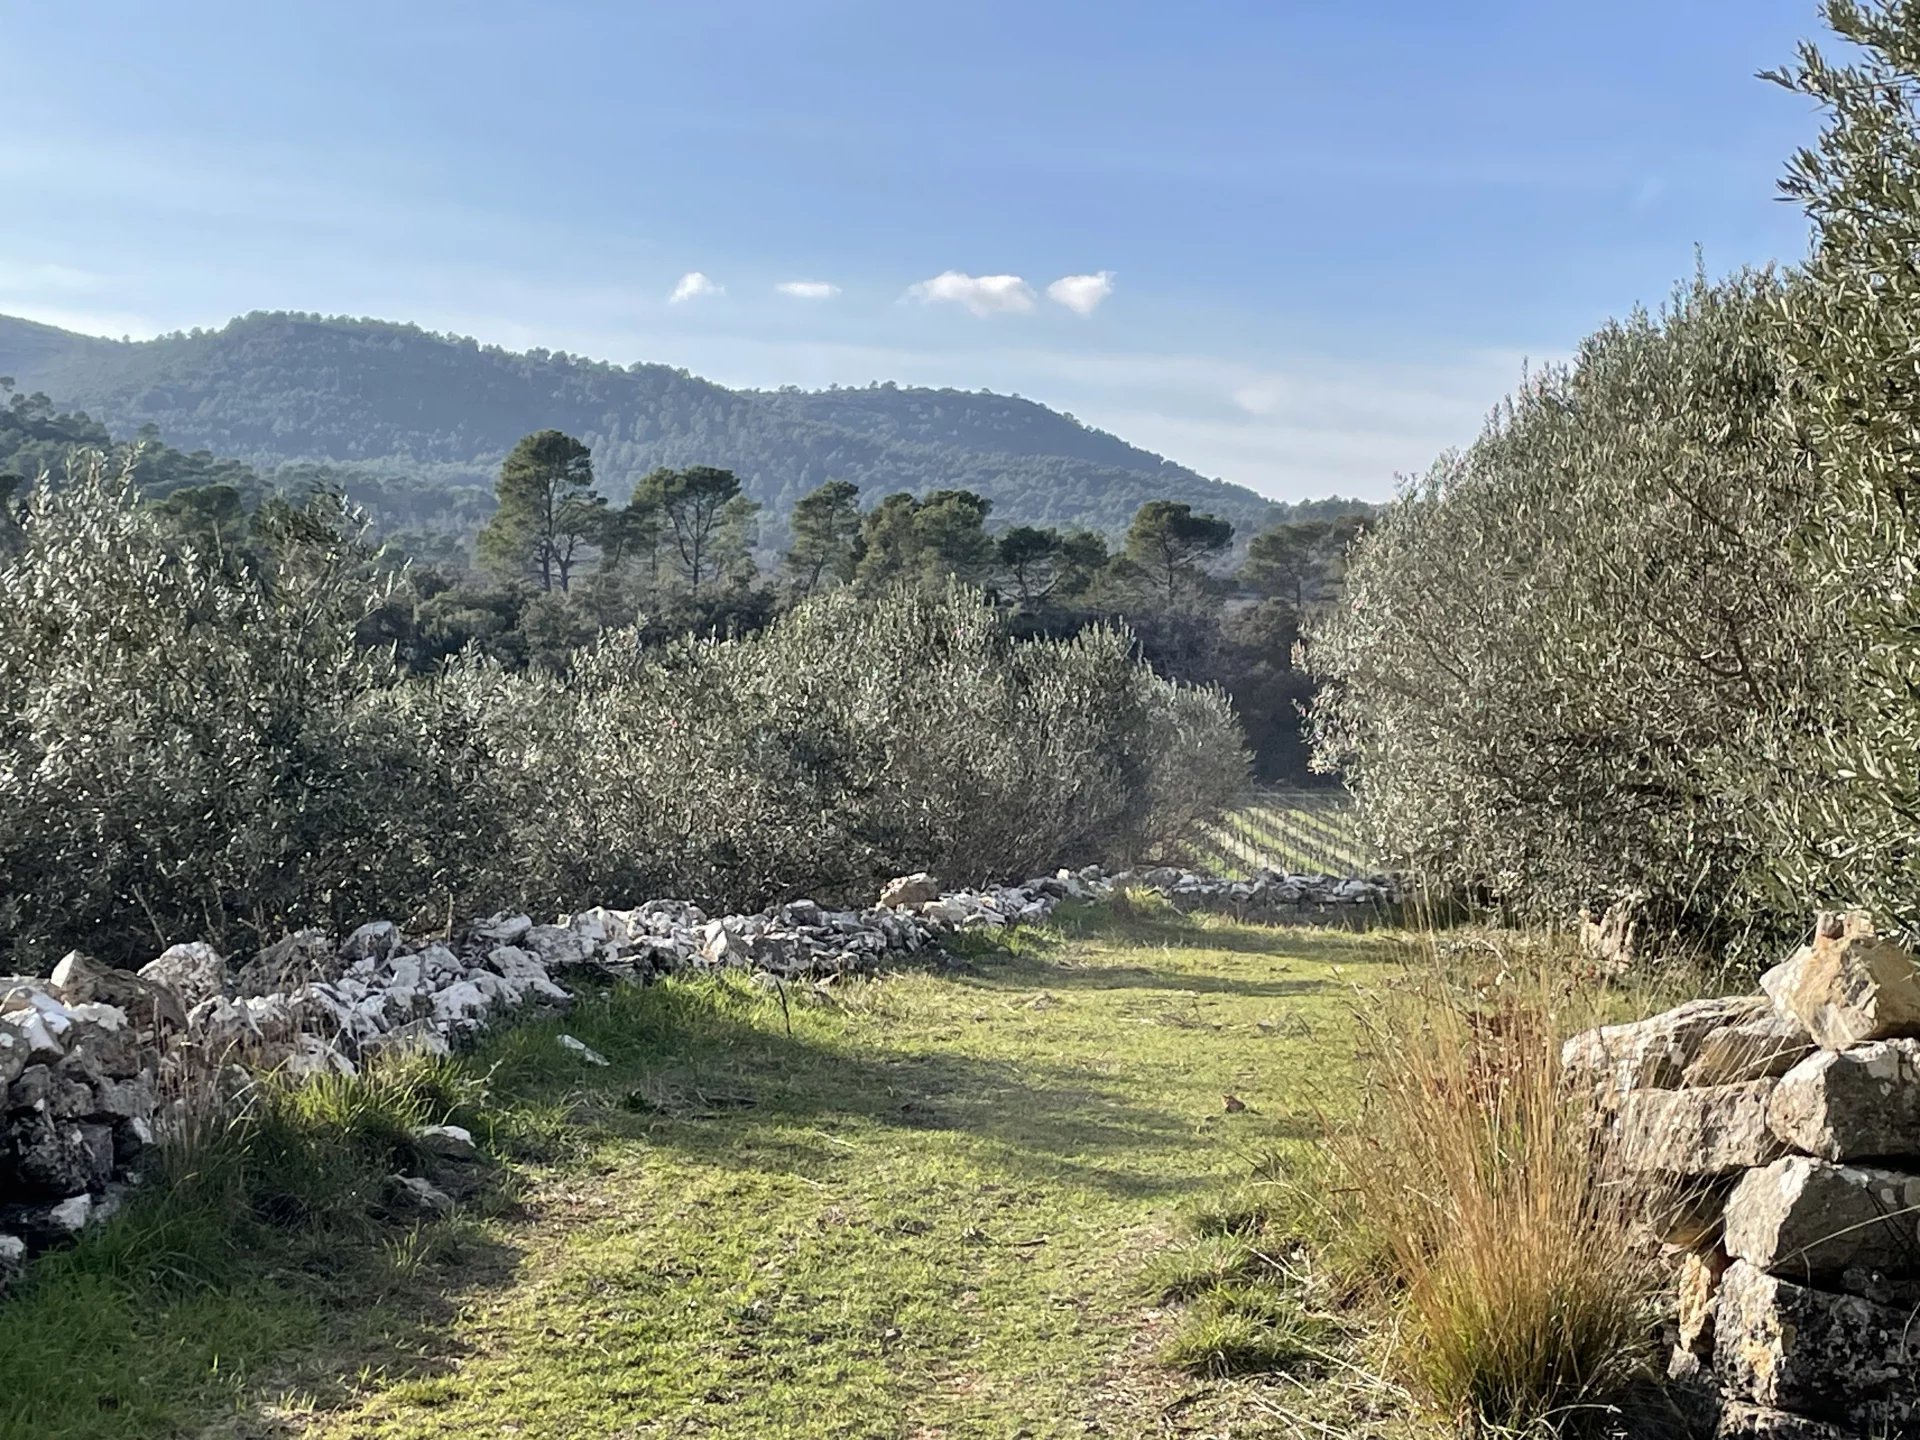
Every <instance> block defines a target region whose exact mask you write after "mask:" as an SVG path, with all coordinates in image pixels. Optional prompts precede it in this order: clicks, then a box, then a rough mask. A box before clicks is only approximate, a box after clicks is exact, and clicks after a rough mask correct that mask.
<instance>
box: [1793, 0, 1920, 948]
mask: <svg viewBox="0 0 1920 1440" xmlns="http://www.w3.org/2000/svg"><path fill="white" fill-rule="evenodd" d="M1826 16H1827V20H1828V23H1829V24H1830V25H1831V26H1832V28H1833V29H1834V30H1835V31H1836V32H1837V33H1838V35H1839V36H1840V38H1841V39H1843V40H1845V41H1847V42H1849V44H1850V45H1851V46H1852V47H1855V48H1853V49H1852V50H1851V51H1850V57H1851V61H1852V63H1849V64H1846V65H1835V64H1832V63H1830V62H1829V61H1828V60H1826V59H1825V58H1823V57H1822V55H1821V54H1820V52H1819V51H1818V50H1817V49H1816V48H1815V47H1813V46H1811V45H1808V46H1806V47H1803V49H1802V51H1801V54H1800V58H1799V62H1798V64H1796V65H1794V66H1792V67H1790V68H1789V69H1787V70H1784V71H1782V72H1780V73H1779V74H1776V75H1774V76H1772V77H1771V78H1773V79H1775V80H1778V81H1779V82H1780V83H1782V84H1784V85H1787V86H1788V87H1790V88H1791V89H1793V90H1795V91H1797V92H1798V93H1800V94H1803V95H1805V96H1808V97H1810V98H1812V99H1813V100H1814V101H1816V102H1817V103H1818V104H1819V106H1820V107H1821V108H1822V111H1823V112H1824V116H1825V124H1824V127H1823V129H1822V132H1821V134H1820V136H1819V139H1818V140H1817V142H1816V143H1815V144H1814V145H1813V146H1811V147H1810V148H1808V149H1806V150H1803V151H1802V152H1801V153H1800V154H1799V155H1798V156H1796V157H1795V158H1794V160H1793V162H1792V164H1791V165H1790V167H1789V170H1788V173H1787V177H1786V179H1785V181H1784V183H1783V187H1782V188H1783V190H1784V191H1785V193H1786V195H1787V196H1788V197H1789V198H1791V199H1794V200H1796V201H1798V202H1799V203H1801V204H1802V205H1804V206H1805V208H1806V210H1807V213H1808V215H1809V216H1810V217H1811V219H1812V221H1813V225H1814V243H1813V248H1812V253H1811V255H1810V256H1809V258H1808V260H1807V263H1806V265H1805V267H1804V272H1805V279H1804V283H1802V284H1799V285H1797V286H1795V287H1794V290H1793V292H1792V293H1791V294H1790V295H1789V296H1788V297H1787V300H1786V304H1785V306H1784V307H1783V324H1782V327H1781V328H1782V334H1783V337H1784V340H1785V344H1786V346H1787V350H1788V353H1789V356H1790V358H1791V361H1792V363H1793V366H1794V372H1795V375H1796V378H1797V381H1798V392H1799V397H1800V413H1801V416H1802V419H1803V423H1804V426H1805V431H1806V435H1807V439H1808V441H1809V443H1810V445H1811V448H1812V450H1813V453H1814V455H1815V457H1816V464H1817V470H1818V478H1819V487H1818V494H1819V503H1818V508H1817V511H1816V513H1815V515H1814V523H1813V524H1812V525H1810V526H1809V528H1808V531H1807V536H1808V544H1807V545H1806V546H1805V547H1804V550H1803V559H1804V562H1805V565H1806V569H1807V573H1808V576H1809V586H1810V589H1811V590H1812V591H1813V593H1814V597H1815V598H1814V601H1813V603H1814V604H1815V605H1816V606H1817V607H1818V608H1819V609H1820V610H1822V611H1823V612H1825V613H1828V614H1832V615H1834V616H1836V617H1838V620H1839V622H1840V623H1841V624H1843V625H1844V627H1845V630H1846V649H1845V656H1844V663H1843V664H1840V665H1837V666H1836V667H1834V669H1833V670H1832V671H1830V672H1829V674H1828V676H1827V678H1826V684H1827V686H1828V687H1829V690H1830V693H1831V698H1832V700H1833V702H1834V705H1835V713H1834V714H1833V715H1832V716H1830V717H1827V720H1826V723H1824V724H1822V725H1820V726H1818V727H1816V733H1817V734H1818V736H1819V740H1820V744H1819V747H1818V750H1819V753H1818V763H1819V766H1820V769H1821V770H1822V772H1823V773H1824V774H1825V775H1826V777H1827V782H1826V783H1825V784H1823V785H1821V786H1820V787H1818V789H1817V790H1815V791H1813V792H1812V793H1810V794H1808V795H1806V796H1805V797H1804V798H1805V804H1804V805H1803V807H1802V810H1801V811H1800V813H1791V812H1789V813H1785V814H1783V815H1782V816H1781V817H1780V821H1779V824H1780V826H1781V828H1782V830H1789V829H1791V830H1794V831H1796V832H1798V833H1800V834H1802V835H1804V836H1806V837H1808V839H1809V841H1810V843H1809V844H1806V845H1801V846H1795V847H1793V848H1792V849H1791V850H1790V851H1789V852H1788V857H1787V858H1788V859H1789V860H1790V861H1797V862H1798V863H1797V865H1791V866H1790V867H1789V869H1790V875H1791V878H1792V879H1793V880H1794V882H1795V883H1797V884H1799V885H1800V886H1802V887H1803V889H1804V890H1806V891H1808V892H1810V893H1812V894H1815V895H1818V896H1820V897H1821V898H1824V899H1831V900H1834V901H1836V902H1842V903H1855V904H1858V903H1864V904H1866V905H1868V906H1870V907H1871V908H1872V909H1873V910H1875V911H1876V912H1877V913H1878V914H1880V915H1881V916H1883V917H1891V918H1893V919H1894V920H1896V921H1897V922H1898V923H1900V924H1901V925H1902V926H1904V927H1905V928H1906V929H1907V930H1908V931H1909V932H1913V931H1915V930H1920V369H1916V366H1915V356H1916V355H1920V270H1917V269H1916V263H1915V257H1916V256H1917V255H1920V4H1916V3H1914V0H1885V3H1873V4H1854V3H1838V0H1836V3H1829V4H1828V5H1827V6H1826ZM1788 798H1789V799H1799V798H1801V797H1799V796H1797V795H1794V794H1792V793H1790V794H1789V796H1788Z"/></svg>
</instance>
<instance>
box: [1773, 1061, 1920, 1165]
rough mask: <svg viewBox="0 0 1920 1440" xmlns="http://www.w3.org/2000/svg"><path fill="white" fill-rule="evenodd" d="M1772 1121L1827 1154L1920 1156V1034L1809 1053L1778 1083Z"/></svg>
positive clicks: (1788, 1136)
mask: <svg viewBox="0 0 1920 1440" xmlns="http://www.w3.org/2000/svg"><path fill="white" fill-rule="evenodd" d="M1767 1122H1768V1124H1769V1125H1770V1126H1771V1127H1772V1129H1773V1133H1774V1134H1775V1135H1777V1136H1779V1137H1780V1139H1781V1140H1783V1141H1785V1142H1786V1144H1787V1145H1788V1146H1790V1147H1791V1148H1793V1149H1795V1150H1801V1151H1804V1152H1805V1153H1807V1154H1809V1155H1817V1156H1819V1157H1820V1158H1821V1159H1823V1160H1860V1159H1869V1158H1872V1157H1874V1156H1885V1155H1913V1154H1920V1040H1876V1041H1874V1042H1873V1043H1872V1044H1869V1045H1862V1046H1859V1047H1858V1048H1856V1049H1853V1050H1848V1051H1845V1052H1836V1051H1832V1050H1821V1051H1818V1052H1816V1053H1815V1054H1812V1055H1809V1056H1808V1057H1807V1058H1806V1059H1804V1060H1802V1061H1801V1062H1800V1063H1799V1064H1798V1065H1796V1066H1794V1067H1793V1069H1791V1070H1789V1071H1788V1072H1787V1073H1786V1074H1785V1075H1783V1076H1781V1077H1780V1079H1779V1081H1778V1082H1777V1083H1776V1084H1775V1086H1774V1090H1773V1095H1772V1098H1771V1100H1770V1101H1769V1103H1768V1107H1767Z"/></svg>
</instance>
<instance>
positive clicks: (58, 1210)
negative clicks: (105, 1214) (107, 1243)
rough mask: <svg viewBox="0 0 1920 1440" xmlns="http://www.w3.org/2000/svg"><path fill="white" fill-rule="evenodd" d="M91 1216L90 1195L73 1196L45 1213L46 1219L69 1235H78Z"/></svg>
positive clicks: (91, 1199)
mask: <svg viewBox="0 0 1920 1440" xmlns="http://www.w3.org/2000/svg"><path fill="white" fill-rule="evenodd" d="M92 1214H93V1197H92V1196H91V1195H73V1196H70V1197H68V1198H67V1199H65V1200H62V1201H61V1202H60V1203H59V1204H58V1205H55V1206H54V1207H53V1208H52V1209H51V1210H49V1211H47V1219H48V1220H50V1221H51V1222H52V1223H53V1224H55V1225H58V1226H59V1227H60V1228H61V1229H62V1230H65V1231H67V1232H68V1233H69V1234H73V1235H78V1234H79V1233H80V1232H81V1231H82V1230H84V1229H85V1228H86V1224H87V1221H88V1219H89V1218H90V1217H91V1216H92Z"/></svg>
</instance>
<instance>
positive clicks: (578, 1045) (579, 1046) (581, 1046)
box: [560, 1035, 612, 1065]
mask: <svg viewBox="0 0 1920 1440" xmlns="http://www.w3.org/2000/svg"><path fill="white" fill-rule="evenodd" d="M560 1044H561V1047H562V1048H563V1049H567V1050H571V1051H573V1053H574V1054H576V1055H578V1056H579V1057H580V1058H581V1059H582V1060H584V1061H586V1062H587V1064H589V1065H609V1064H611V1063H612V1062H611V1061H610V1060H608V1059H607V1057H606V1056H604V1055H602V1054H601V1053H600V1052H599V1051H598V1050H595V1049H594V1048H593V1047H592V1046H590V1045H588V1044H587V1043H586V1042H585V1041H584V1040H576V1039H574V1038H573V1036H571V1035H562V1036H561V1037H560Z"/></svg>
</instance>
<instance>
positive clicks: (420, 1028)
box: [360, 1020, 453, 1057]
mask: <svg viewBox="0 0 1920 1440" xmlns="http://www.w3.org/2000/svg"><path fill="white" fill-rule="evenodd" d="M360 1053H361V1054H362V1055H363V1056H364V1055H436V1056H441V1057H445V1056H448V1055H451V1054H452V1053H453V1047H452V1046H451V1045H449V1044H448V1043H447V1037H446V1036H444V1035H442V1034H441V1033H440V1030H439V1028H438V1027H437V1026H436V1025H435V1024H434V1023H433V1022H432V1021H431V1020H414V1021H410V1022H408V1023H407V1024H405V1025H399V1026H395V1027H394V1028H393V1029H392V1030H389V1031H387V1033H386V1034H384V1035H376V1036H374V1037H372V1038H371V1039H369V1040H367V1041H366V1042H365V1043H363V1044H362V1045H361V1047H360Z"/></svg>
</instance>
